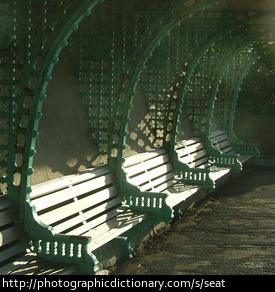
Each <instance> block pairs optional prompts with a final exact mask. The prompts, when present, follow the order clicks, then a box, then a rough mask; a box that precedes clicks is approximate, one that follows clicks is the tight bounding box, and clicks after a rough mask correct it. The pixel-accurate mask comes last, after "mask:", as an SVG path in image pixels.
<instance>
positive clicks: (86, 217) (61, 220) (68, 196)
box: [31, 165, 122, 235]
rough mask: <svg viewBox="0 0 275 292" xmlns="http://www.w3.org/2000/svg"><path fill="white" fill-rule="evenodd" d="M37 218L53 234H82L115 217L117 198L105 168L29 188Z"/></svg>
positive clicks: (108, 172)
mask: <svg viewBox="0 0 275 292" xmlns="http://www.w3.org/2000/svg"><path fill="white" fill-rule="evenodd" d="M32 189H33V190H32V193H31V201H32V204H33V205H34V206H35V208H36V212H37V214H38V215H39V219H40V221H41V222H43V223H44V224H46V225H49V226H51V227H52V228H53V230H54V232H55V233H62V234H67V235H82V234H84V233H85V232H87V231H90V230H91V229H93V228H96V227H97V226H99V225H100V224H102V223H104V222H106V221H107V220H109V219H111V218H113V217H115V216H116V215H117V212H118V211H117V208H118V207H119V206H121V204H122V203H121V199H120V197H119V194H118V190H117V188H116V185H115V183H114V178H113V176H112V173H111V169H110V168H109V167H108V166H107V165H105V166H102V167H98V168H94V169H88V170H85V171H83V172H79V173H78V174H74V175H70V176H65V177H62V178H60V179H55V180H53V181H50V182H46V183H42V184H39V185H35V186H33V188H32Z"/></svg>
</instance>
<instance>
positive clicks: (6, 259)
mask: <svg viewBox="0 0 275 292" xmlns="http://www.w3.org/2000/svg"><path fill="white" fill-rule="evenodd" d="M74 268H75V267H74V266H73V265H64V264H63V265H60V264H59V265H58V264H53V263H49V262H46V261H43V260H40V259H38V258H37V256H36V254H34V253H33V252H31V246H30V243H29V240H28V238H27V236H26V234H25V232H24V228H23V225H22V224H21V223H19V218H18V212H16V209H15V208H14V206H13V203H12V201H11V200H10V199H9V198H8V197H7V196H3V197H1V198H0V275H69V274H72V273H73V272H74Z"/></svg>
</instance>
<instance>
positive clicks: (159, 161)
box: [121, 148, 205, 222]
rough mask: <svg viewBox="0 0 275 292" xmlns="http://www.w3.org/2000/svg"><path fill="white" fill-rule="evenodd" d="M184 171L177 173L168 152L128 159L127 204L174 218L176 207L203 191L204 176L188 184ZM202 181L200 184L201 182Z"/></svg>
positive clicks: (125, 169) (125, 175)
mask: <svg viewBox="0 0 275 292" xmlns="http://www.w3.org/2000/svg"><path fill="white" fill-rule="evenodd" d="M182 175H183V168H182V169H180V170H179V171H175V170H174V168H173V166H172V163H171V161H170V158H169V155H168V153H167V152H166V150H165V149H163V148H161V149H155V150H152V151H148V152H145V153H139V154H136V155H133V156H130V157H127V158H126V159H125V162H124V164H123V174H122V176H123V177H122V178H121V181H122V185H123V190H124V194H125V197H126V199H127V203H128V204H129V205H130V206H131V207H132V208H135V209H136V210H139V211H146V212H150V213H152V214H155V215H156V216H159V217H161V218H163V220H164V221H165V222H169V221H171V220H172V219H173V217H174V216H177V215H175V214H174V211H175V207H177V205H178V204H180V203H182V202H184V201H186V200H187V199H188V198H190V197H191V196H192V195H194V194H195V193H197V192H198V191H199V190H201V189H202V187H203V184H204V183H205V181H204V179H205V178H203V176H200V177H199V176H198V178H197V181H194V184H185V183H184V181H183V179H182ZM199 179H200V181H199V182H198V180H199Z"/></svg>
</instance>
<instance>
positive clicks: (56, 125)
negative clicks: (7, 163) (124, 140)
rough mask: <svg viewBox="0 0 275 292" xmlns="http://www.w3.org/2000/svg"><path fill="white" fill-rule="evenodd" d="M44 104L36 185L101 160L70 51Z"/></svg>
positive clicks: (64, 54)
mask: <svg viewBox="0 0 275 292" xmlns="http://www.w3.org/2000/svg"><path fill="white" fill-rule="evenodd" d="M47 96H48V97H47V99H46V100H45V102H44V104H43V110H42V112H43V118H42V119H41V122H40V127H39V133H40V135H39V137H38V139H37V147H36V150H37V154H36V156H35V159H34V165H33V168H34V170H35V172H34V174H33V177H32V184H36V183H39V182H43V181H47V180H50V179H53V178H56V177H59V176H62V175H66V174H71V173H75V172H76V171H78V170H81V169H84V168H87V167H91V165H92V162H94V161H95V158H96V157H97V150H96V145H95V143H94V141H93V138H92V133H91V130H90V128H89V123H88V116H87V113H86V109H85V106H84V104H83V103H82V100H81V96H80V93H79V89H78V85H77V82H76V79H75V76H74V74H73V71H72V68H71V66H70V63H69V61H68V56H67V54H66V51H64V52H63V53H62V56H61V57H60V62H59V63H58V64H57V65H56V67H55V70H54V73H53V79H52V81H51V82H50V83H49V87H48V91H47Z"/></svg>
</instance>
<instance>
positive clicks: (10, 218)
mask: <svg viewBox="0 0 275 292" xmlns="http://www.w3.org/2000/svg"><path fill="white" fill-rule="evenodd" d="M17 217H18V216H16V214H15V212H14V210H13V209H11V208H10V209H7V210H4V211H2V212H0V227H2V226H4V225H7V224H11V223H12V222H14V221H15V220H16V219H17Z"/></svg>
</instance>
